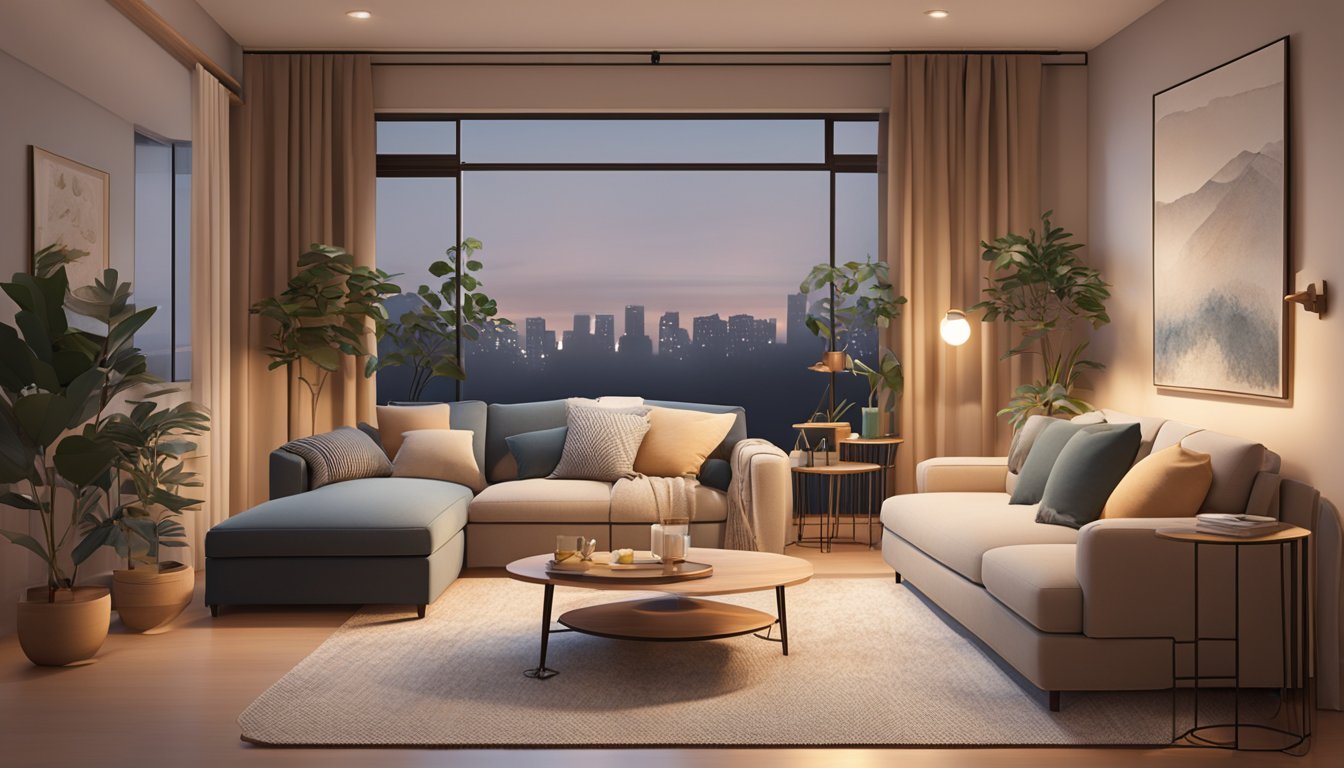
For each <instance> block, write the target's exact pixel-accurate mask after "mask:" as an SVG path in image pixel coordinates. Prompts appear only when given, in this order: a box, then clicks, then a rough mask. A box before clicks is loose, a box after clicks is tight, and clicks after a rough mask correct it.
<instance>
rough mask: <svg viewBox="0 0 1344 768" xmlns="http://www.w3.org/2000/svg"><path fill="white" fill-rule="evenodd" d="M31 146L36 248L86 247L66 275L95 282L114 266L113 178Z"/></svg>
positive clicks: (83, 282) (73, 281) (82, 282)
mask: <svg viewBox="0 0 1344 768" xmlns="http://www.w3.org/2000/svg"><path fill="white" fill-rule="evenodd" d="M31 150H32V158H31V170H32V205H33V228H32V252H33V253H37V252H38V251H40V250H41V249H43V248H46V247H47V246H49V245H52V244H54V243H61V244H62V245H64V246H65V247H66V248H71V249H75V250H80V251H87V252H88V254H89V255H88V256H87V257H85V258H83V259H80V260H79V261H76V262H73V263H70V264H67V265H66V274H67V276H68V277H69V279H70V285H71V287H75V286H81V285H92V284H93V283H94V281H95V280H96V279H97V278H100V277H102V275H103V270H105V269H107V268H108V267H109V266H111V252H110V247H109V238H110V236H111V232H110V228H111V227H110V221H111V220H110V217H109V209H108V205H109V198H110V193H111V177H110V176H109V175H108V174H107V172H106V171H100V170H98V169H97V168H93V167H90V166H87V165H84V164H83V163H80V162H76V161H74V160H71V159H70V158H68V157H62V156H61V155H58V154H56V153H54V152H49V151H47V150H45V149H42V148H41V147H37V146H32V147H31ZM29 268H30V269H31V268H32V266H31V265H30V267H29Z"/></svg>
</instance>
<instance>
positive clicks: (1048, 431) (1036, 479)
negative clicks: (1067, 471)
mask: <svg viewBox="0 0 1344 768" xmlns="http://www.w3.org/2000/svg"><path fill="white" fill-rule="evenodd" d="M1083 426H1084V425H1082V424H1078V423H1076V422H1072V421H1063V420H1061V419H1053V420H1051V422H1050V423H1049V424H1046V425H1045V427H1043V428H1042V429H1041V431H1040V433H1038V434H1037V435H1036V440H1035V441H1033V442H1032V444H1031V451H1030V452H1028V453H1027V460H1026V461H1024V462H1023V463H1022V471H1021V472H1018V473H1017V486H1016V487H1014V488H1013V497H1012V498H1011V499H1009V500H1008V503H1009V504H1037V503H1039V502H1040V500H1041V496H1043V495H1044V494H1045V481H1046V480H1049V479H1050V470H1051V469H1052V468H1053V467H1054V466H1055V459H1058V458H1059V452H1060V451H1062V450H1064V445H1065V443H1067V442H1069V439H1070V438H1072V437H1073V436H1074V435H1075V434H1077V433H1078V431H1079V430H1081V429H1082V428H1083Z"/></svg>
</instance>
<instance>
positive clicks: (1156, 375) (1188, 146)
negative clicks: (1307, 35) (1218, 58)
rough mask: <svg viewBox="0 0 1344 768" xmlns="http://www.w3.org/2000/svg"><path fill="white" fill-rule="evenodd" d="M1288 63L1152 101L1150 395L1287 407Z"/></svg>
mask: <svg viewBox="0 0 1344 768" xmlns="http://www.w3.org/2000/svg"><path fill="white" fill-rule="evenodd" d="M1287 53H1288V40H1287V39H1286V38H1284V39H1282V40H1278V41H1276V42H1274V43H1271V44H1270V45H1267V46H1265V47H1263V48H1260V49H1258V50H1256V51H1253V52H1251V53H1248V54H1246V55H1245V56H1242V57H1241V58H1238V59H1235V60H1233V61H1231V62H1228V63H1227V64H1224V65H1222V66H1220V67H1218V68H1217V69H1214V70H1211V71H1209V72H1206V73H1205V74H1203V75H1199V76H1198V77H1195V78H1192V79H1190V80H1187V81H1185V82H1183V83H1181V84H1179V85H1176V86H1173V87H1171V88H1168V89H1167V90H1165V91H1162V92H1160V93H1158V94H1156V95H1155V96H1153V383H1154V384H1155V385H1156V386H1159V387H1170V388H1180V389H1195V390H1210V391H1218V392H1227V393H1234V394H1242V395H1257V396H1262V397H1279V398H1282V397H1287V373H1286V371H1287V365H1286V358H1287V354H1286V349H1287V332H1286V330H1287V324H1286V318H1287V314H1286V311H1285V305H1284V301H1283V295H1284V288H1285V278H1286V274H1287V261H1286V260H1287V249H1286V244H1285V243H1286V241H1285V226H1286V222H1287V197H1286V189H1287V184H1286V182H1287V174H1286V171H1285V161H1286V153H1285V137H1286V136H1287V130H1286V129H1287V86H1288V83H1287V71H1288V67H1287V60H1288V58H1287Z"/></svg>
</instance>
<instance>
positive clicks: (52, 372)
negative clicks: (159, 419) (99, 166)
mask: <svg viewBox="0 0 1344 768" xmlns="http://www.w3.org/2000/svg"><path fill="white" fill-rule="evenodd" d="M83 255H85V254H84V253H83V252H79V251H66V250H63V249H60V248H57V247H55V246H52V247H48V248H44V249H43V250H41V251H39V252H38V253H37V254H36V255H35V256H34V274H32V275H29V274H24V273H17V274H15V275H14V277H13V279H12V280H11V281H10V282H8V283H0V289H3V290H4V292H5V293H6V294H7V295H8V296H9V297H10V298H11V299H12V300H13V301H14V303H15V304H16V305H17V306H18V312H17V313H16V314H15V316H14V326H11V325H9V324H7V323H0V359H3V360H4V361H5V364H4V365H3V366H0V484H4V486H5V487H6V491H5V492H4V493H3V494H0V503H3V504H6V505H8V506H11V507H14V508H16V509H20V510H26V511H28V512H31V513H32V516H33V520H34V522H35V524H36V525H35V526H34V527H35V528H36V529H38V533H37V535H36V536H34V535H32V534H30V533H28V532H24V531H0V535H3V536H4V537H5V538H7V539H9V540H10V541H11V542H13V543H15V544H17V545H19V546H21V547H23V548H25V549H27V550H29V551H30V552H32V553H33V554H35V555H37V557H38V558H40V559H41V560H42V562H43V563H44V564H45V566H46V571H47V583H46V585H45V586H43V587H35V588H33V589H31V590H29V591H28V593H27V596H26V599H25V600H23V601H22V602H21V603H20V604H19V608H18V633H19V643H20V645H21V646H22V647H23V651H24V653H25V654H26V655H27V656H28V658H29V659H31V660H32V661H33V663H35V664H43V665H55V666H59V665H64V664H69V663H72V662H75V661H81V660H84V659H88V658H91V657H92V656H93V655H94V654H96V653H97V652H98V649H99V648H100V647H102V644H103V640H104V639H106V637H107V629H108V622H109V619H110V611H111V598H110V596H109V594H108V591H107V589H105V588H102V587H81V586H77V582H78V573H79V566H80V564H81V563H82V562H83V561H84V559H85V558H87V557H88V555H89V554H90V553H91V552H92V551H93V550H92V548H89V547H84V546H81V542H80V541H79V536H78V530H77V529H78V523H79V520H80V518H81V517H82V516H83V515H84V514H85V513H86V512H88V511H89V510H91V509H93V508H95V507H96V506H97V505H98V504H99V503H101V499H102V497H103V493H104V491H105V489H106V488H107V486H108V483H109V482H110V478H111V473H110V472H109V469H110V467H111V466H112V464H113V462H114V461H116V459H117V451H116V448H115V447H114V446H112V445H111V444H110V443H109V442H108V441H106V440H104V439H102V438H101V436H100V435H99V434H98V430H97V424H98V422H99V421H100V419H101V418H102V414H103V411H104V410H105V409H106V408H107V407H108V406H109V404H110V403H111V402H112V400H113V398H114V397H116V396H117V395H119V394H121V393H122V392H125V391H126V390H128V389H130V388H131V387H134V386H137V385H139V384H141V383H144V382H147V381H150V380H151V377H149V376H148V374H147V373H146V372H145V367H144V357H143V356H142V355H139V353H138V351H137V350H135V348H134V347H132V346H131V337H132V336H133V335H134V333H135V332H136V331H137V330H138V329H139V328H140V327H142V326H143V325H144V324H145V322H146V321H147V320H148V319H149V318H150V316H152V315H153V313H154V310H153V309H152V308H150V309H144V310H139V311H137V310H135V309H134V308H133V307H130V306H126V305H124V308H123V311H121V312H119V313H116V314H115V316H112V315H109V322H108V333H107V335H105V336H99V335H96V334H92V333H88V332H85V331H81V330H77V329H74V328H71V327H70V325H69V324H68V322H67V318H66V300H67V298H69V297H70V293H69V290H68V288H69V283H68V278H67V277H66V271H65V264H67V263H69V262H71V261H73V260H74V259H76V258H80V257H81V256H83ZM104 282H105V283H106V284H116V271H115V270H107V271H106V272H105V273H104ZM125 294H126V295H129V286H126V288H125ZM72 547H73V550H72V549H71V548H72ZM67 553H69V554H67Z"/></svg>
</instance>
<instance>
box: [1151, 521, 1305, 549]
mask: <svg viewBox="0 0 1344 768" xmlns="http://www.w3.org/2000/svg"><path fill="white" fill-rule="evenodd" d="M1281 525H1282V526H1283V527H1282V528H1279V529H1277V530H1274V531H1270V532H1269V533H1264V534H1261V535H1259V536H1228V535H1224V534H1220V533H1205V532H1204V531H1197V530H1195V529H1194V528H1158V529H1157V531H1156V533H1157V535H1158V537H1159V538H1163V539H1171V540H1172V541H1186V542H1190V543H1192V544H1282V543H1283V542H1286V541H1296V540H1298V539H1304V538H1306V537H1308V536H1310V535H1311V531H1309V530H1307V529H1306V528H1299V527H1297V526H1296V525H1288V524H1287V523H1281Z"/></svg>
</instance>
